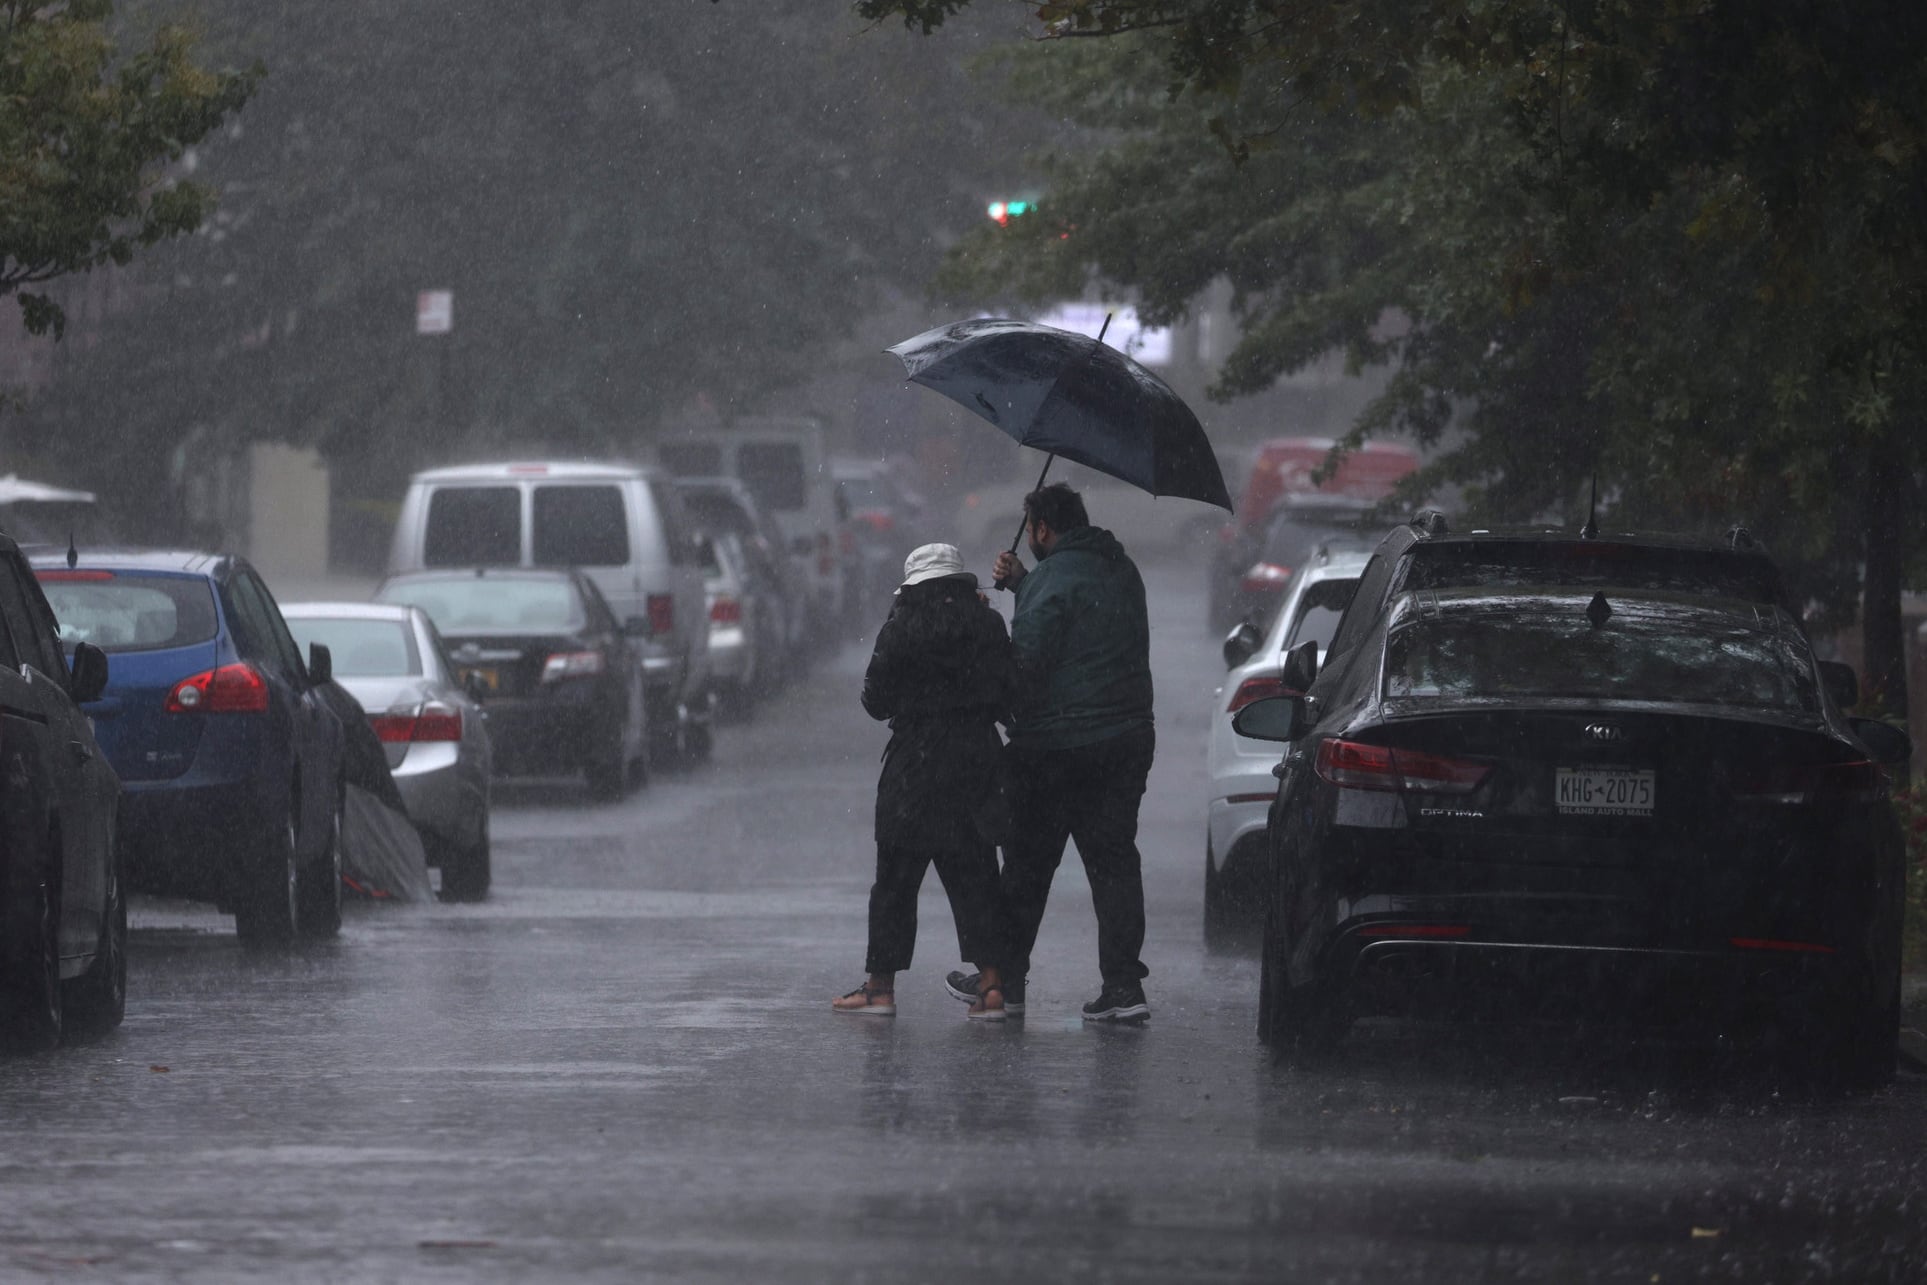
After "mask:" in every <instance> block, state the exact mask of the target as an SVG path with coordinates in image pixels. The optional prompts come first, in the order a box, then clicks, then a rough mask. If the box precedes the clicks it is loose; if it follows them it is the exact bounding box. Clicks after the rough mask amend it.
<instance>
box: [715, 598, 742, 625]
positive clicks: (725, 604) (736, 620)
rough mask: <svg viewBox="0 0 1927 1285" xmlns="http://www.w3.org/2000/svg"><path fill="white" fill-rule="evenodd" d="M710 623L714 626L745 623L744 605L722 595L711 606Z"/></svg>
mask: <svg viewBox="0 0 1927 1285" xmlns="http://www.w3.org/2000/svg"><path fill="white" fill-rule="evenodd" d="M709 623H710V624H712V625H740V624H742V623H743V604H742V603H740V602H738V601H736V600H735V599H734V598H732V597H730V596H729V595H728V594H720V595H718V596H717V598H716V601H714V602H712V603H710V604H709Z"/></svg>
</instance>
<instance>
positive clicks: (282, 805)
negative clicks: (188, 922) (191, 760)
mask: <svg viewBox="0 0 1927 1285" xmlns="http://www.w3.org/2000/svg"><path fill="white" fill-rule="evenodd" d="M267 776H268V774H267V773H265V772H263V773H262V774H261V775H260V776H259V777H258V778H249V777H243V778H239V779H232V780H196V779H194V775H193V774H192V773H190V774H189V775H188V776H184V777H177V778H175V779H174V780H171V781H135V782H130V783H128V784H125V785H123V786H122V787H121V796H120V810H119V812H118V821H117V825H116V829H115V834H116V838H117V841H118V844H119V848H120V851H121V854H122V857H123V858H124V860H125V861H126V863H127V881H128V884H129V886H130V887H132V888H134V889H136V890H138V891H141V892H150V893H159V894H164V895H169V896H182V897H192V898H196V899H198V900H203V901H219V902H227V901H230V900H232V898H233V897H234V896H235V895H236V894H237V893H238V892H239V891H240V882H241V876H242V874H243V873H244V872H245V871H246V870H247V869H248V863H249V862H250V861H256V860H262V859H264V857H265V854H266V852H267V850H268V846H269V845H268V839H269V836H270V835H271V834H272V832H273V827H274V826H275V825H276V824H285V821H286V817H287V808H288V790H287V786H286V784H285V783H284V782H279V781H270V780H268V779H266V778H267Z"/></svg>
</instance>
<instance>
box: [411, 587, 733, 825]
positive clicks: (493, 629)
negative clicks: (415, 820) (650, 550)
mask: <svg viewBox="0 0 1927 1285" xmlns="http://www.w3.org/2000/svg"><path fill="white" fill-rule="evenodd" d="M374 597H375V601H376V602H387V603H401V604H406V605H408V606H413V607H419V608H421V609H422V611H424V612H426V613H427V615H428V618H429V619H430V620H431V621H433V622H434V624H435V628H436V630H437V631H438V632H439V633H440V634H441V636H442V638H443V640H444V642H445V644H446V646H447V648H448V656H449V659H450V660H451V661H452V662H453V664H454V666H455V668H456V670H457V671H458V672H459V673H460V675H461V685H462V686H463V687H464V689H465V690H467V691H468V692H469V693H470V694H471V695H473V696H474V697H476V698H479V699H480V700H481V701H482V702H483V703H484V704H485V705H486V706H487V709H488V720H487V726H488V734H489V744H490V748H491V755H492V763H493V766H494V769H495V771H496V772H498V773H502V774H510V775H518V774H519V775H545V776H546V775H553V774H555V773H558V772H581V773H582V774H583V775H584V777H585V778H586V779H587V781H588V785H589V788H590V790H591V791H592V792H594V793H595V794H596V795H598V796H599V797H602V798H617V797H619V796H621V795H622V794H624V793H626V792H627V791H628V790H629V789H630V788H631V787H632V786H634V785H637V784H640V783H641V782H642V780H643V779H644V777H645V775H646V773H647V765H648V734H649V728H648V723H647V718H648V713H647V707H646V704H645V702H644V699H643V691H642V682H641V668H640V666H638V665H637V664H636V662H635V654H634V643H633V641H632V639H633V638H634V636H635V635H636V634H638V633H640V632H641V631H642V629H643V624H642V622H640V621H637V622H635V623H633V624H630V625H627V626H625V625H624V624H623V622H620V621H618V620H617V619H616V615H615V613H614V612H613V611H612V610H610V608H609V604H608V602H607V600H605V599H604V598H603V596H602V594H601V592H600V591H599V590H598V589H597V588H596V585H595V582H594V581H593V580H591V579H590V578H589V577H588V576H587V575H586V574H584V573H583V572H580V571H535V570H520V569H512V568H511V569H505V568H501V567H475V568H470V569H467V570H460V571H457V570H447V571H417V572H411V573H409V574H407V575H400V576H391V577H389V578H388V579H387V580H384V581H383V582H382V583H381V585H380V587H379V588H377V589H376V590H375V595H374ZM705 645H706V644H705Z"/></svg>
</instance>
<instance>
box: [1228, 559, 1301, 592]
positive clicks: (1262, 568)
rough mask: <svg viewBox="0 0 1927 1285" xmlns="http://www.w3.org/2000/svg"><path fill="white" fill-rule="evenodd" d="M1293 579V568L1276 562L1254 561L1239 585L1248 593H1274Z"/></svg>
mask: <svg viewBox="0 0 1927 1285" xmlns="http://www.w3.org/2000/svg"><path fill="white" fill-rule="evenodd" d="M1290 579H1291V568H1290V567H1281V566H1279V565H1278V564H1277V563H1275V562H1254V563H1252V564H1251V569H1250V570H1249V571H1247V572H1245V575H1244V579H1242V580H1240V581H1239V582H1238V587H1239V588H1240V589H1242V590H1244V591H1245V592H1246V593H1272V592H1274V591H1276V590H1278V589H1282V588H1284V587H1285V582H1286V581H1288V580H1290Z"/></svg>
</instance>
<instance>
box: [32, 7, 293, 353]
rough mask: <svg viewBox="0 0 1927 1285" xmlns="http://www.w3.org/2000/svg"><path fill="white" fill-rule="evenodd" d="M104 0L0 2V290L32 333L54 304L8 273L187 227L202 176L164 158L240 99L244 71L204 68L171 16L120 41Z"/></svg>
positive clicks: (82, 263)
mask: <svg viewBox="0 0 1927 1285" xmlns="http://www.w3.org/2000/svg"><path fill="white" fill-rule="evenodd" d="M111 9H112V5H111V4H110V3H109V2H108V0H88V2H85V3H76V2H73V0H69V2H68V3H64V4H58V3H50V2H49V0H5V2H4V3H0V192H4V194H5V199H4V200H0V294H4V293H18V298H19V302H20V309H21V315H22V317H23V319H24V320H25V322H26V324H27V328H28V329H29V330H30V331H32V332H33V333H36V334H41V333H46V332H48V331H52V332H53V333H54V334H56V335H58V334H59V333H60V332H61V331H62V329H63V327H64V320H65V319H64V315H63V313H62V310H61V309H60V307H59V306H58V304H57V303H56V302H55V301H54V300H53V299H51V298H50V297H49V296H47V295H45V294H42V293H34V292H21V291H20V287H22V286H26V285H32V284H36V283H40V282H46V281H51V280H53V279H55V278H57V277H61V276H65V275H67V274H69V273H73V272H82V271H86V270H87V269H90V268H95V267H100V266H102V265H104V264H109V263H112V264H125V263H127V262H128V261H129V260H131V259H132V258H133V256H134V251H135V250H136V249H137V248H138V247H142V246H150V245H153V244H154V243H156V242H158V241H161V240H164V239H166V238H169V237H174V236H179V235H181V234H182V233H185V232H191V231H193V230H194V229H195V228H196V227H198V226H199V225H200V223H201V221H202V219H203V218H205V217H206V214H207V212H208V210H209V208H210V207H211V205H212V202H213V192H212V190H211V189H209V188H207V187H205V186H203V185H201V184H198V183H195V182H192V181H189V180H187V179H184V178H182V177H181V176H179V175H178V174H176V173H172V172H170V171H169V169H168V167H169V166H170V165H172V164H173V163H175V162H179V161H180V160H181V158H182V156H183V154H184V153H185V151H186V149H187V148H188V147H189V146H190V145H192V144H194V143H196V142H198V141H200V140H201V139H202V138H204V137H206V136H207V135H208V134H209V133H210V132H211V131H213V130H214V129H215V128H216V127H217V126H218V125H219V124H220V123H221V122H222V121H223V120H224V119H226V118H227V117H228V116H230V115H232V114H233V113H234V112H236V111H238V110H239V109H240V107H241V105H242V103H244V102H245V101H246V100H247V98H248V96H249V94H250V93H251V92H252V91H253V88H254V84H255V79H256V74H255V73H253V72H228V73H215V72H210V71H207V70H205V69H203V68H202V67H200V66H198V65H197V64H196V63H195V61H194V56H195V52H196V51H195V47H194V42H193V41H192V39H191V38H190V37H189V36H188V34H187V33H186V32H185V31H184V30H183V29H181V28H179V27H166V28H163V29H161V30H160V31H159V32H157V33H156V34H155V35H154V37H153V39H152V41H151V43H149V44H147V45H146V46H145V47H142V48H138V49H135V50H133V51H132V52H125V51H123V50H122V49H120V48H119V47H118V46H117V42H116V41H115V40H114V38H113V36H112V35H111V34H110V32H109V30H108V25H107V23H108V18H109V15H110V12H111Z"/></svg>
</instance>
